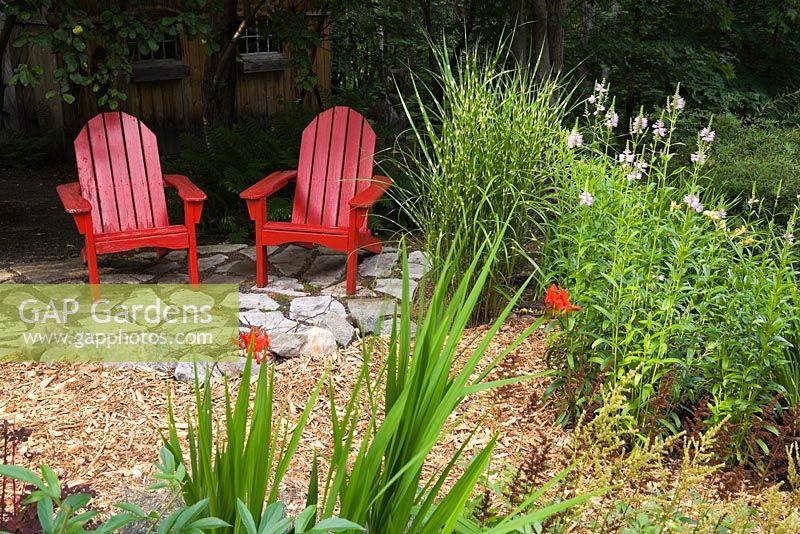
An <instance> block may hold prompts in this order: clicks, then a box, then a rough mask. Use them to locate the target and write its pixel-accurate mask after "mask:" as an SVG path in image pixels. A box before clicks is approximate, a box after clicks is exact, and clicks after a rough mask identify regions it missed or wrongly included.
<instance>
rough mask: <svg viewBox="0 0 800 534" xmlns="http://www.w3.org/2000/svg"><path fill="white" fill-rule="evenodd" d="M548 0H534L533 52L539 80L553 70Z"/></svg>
mask: <svg viewBox="0 0 800 534" xmlns="http://www.w3.org/2000/svg"><path fill="white" fill-rule="evenodd" d="M548 15H549V13H548V11H547V0H533V20H532V25H533V53H534V54H535V55H536V59H537V61H536V72H535V74H534V77H535V78H536V80H537V81H542V80H545V79H547V78H548V77H549V76H550V73H551V72H552V68H551V63H550V42H549V39H548V37H549V26H550V24H549V23H548Z"/></svg>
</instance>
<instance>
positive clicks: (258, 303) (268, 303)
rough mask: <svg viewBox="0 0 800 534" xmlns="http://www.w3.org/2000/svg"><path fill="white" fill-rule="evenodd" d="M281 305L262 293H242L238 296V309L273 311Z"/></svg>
mask: <svg viewBox="0 0 800 534" xmlns="http://www.w3.org/2000/svg"><path fill="white" fill-rule="evenodd" d="M280 307H281V305H280V304H278V303H277V302H275V301H274V300H272V299H271V298H269V296H267V295H265V294H263V293H242V294H241V295H239V309H242V310H265V311H275V310H277V309H278V308H280Z"/></svg>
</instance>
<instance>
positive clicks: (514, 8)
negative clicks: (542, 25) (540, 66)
mask: <svg viewBox="0 0 800 534" xmlns="http://www.w3.org/2000/svg"><path fill="white" fill-rule="evenodd" d="M527 15H528V14H527V9H526V0H511V20H513V22H514V35H513V36H512V39H511V55H512V56H514V60H516V62H517V66H518V67H519V68H521V69H523V70H527V69H528V65H529V61H530V60H529V58H528V52H529V51H530V44H529V42H528V40H529V37H528V34H529V28H528V18H527Z"/></svg>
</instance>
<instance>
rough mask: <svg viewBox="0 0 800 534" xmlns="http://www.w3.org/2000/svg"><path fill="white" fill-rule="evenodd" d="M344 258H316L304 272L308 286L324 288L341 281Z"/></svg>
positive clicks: (329, 256)
mask: <svg viewBox="0 0 800 534" xmlns="http://www.w3.org/2000/svg"><path fill="white" fill-rule="evenodd" d="M345 263H346V260H345V257H344V256H335V255H322V256H317V258H316V259H315V260H314V263H312V264H311V267H310V268H309V269H308V271H307V272H306V279H307V280H308V283H309V284H312V285H315V286H317V287H326V286H329V285H331V284H334V283H336V282H338V281H339V280H341V279H342V276H343V275H344V269H345Z"/></svg>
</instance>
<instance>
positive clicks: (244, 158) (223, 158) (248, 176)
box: [165, 112, 306, 241]
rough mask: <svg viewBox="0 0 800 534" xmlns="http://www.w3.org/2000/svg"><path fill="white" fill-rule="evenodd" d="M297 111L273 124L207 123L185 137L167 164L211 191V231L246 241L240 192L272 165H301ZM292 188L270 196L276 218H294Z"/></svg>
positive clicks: (206, 217) (207, 220) (206, 219)
mask: <svg viewBox="0 0 800 534" xmlns="http://www.w3.org/2000/svg"><path fill="white" fill-rule="evenodd" d="M298 114H300V112H298V113H297V114H292V115H291V116H286V117H279V118H276V119H275V120H274V121H273V122H272V124H271V127H270V128H266V127H264V126H263V125H260V124H258V123H256V122H243V123H240V124H237V125H236V126H234V127H233V128H210V129H207V130H206V131H205V138H204V139H203V138H199V137H194V136H191V135H184V136H182V137H181V146H182V151H181V154H180V156H179V157H178V158H177V159H176V160H174V161H169V162H167V163H166V164H165V165H166V166H167V167H168V168H169V169H170V171H171V172H177V173H181V174H185V175H187V176H189V177H190V178H191V179H192V181H194V182H195V183H196V184H197V186H198V187H200V189H202V190H203V191H205V193H206V195H208V201H207V202H206V204H205V207H204V212H203V218H202V220H201V222H202V223H203V225H204V227H205V228H206V229H208V231H213V232H215V233H221V234H222V235H223V237H226V238H227V239H229V240H231V241H243V240H245V239H246V238H247V237H248V236H249V235H250V234H251V233H252V228H251V226H252V224H250V220H249V219H248V217H247V210H246V209H245V207H244V202H243V201H242V200H241V199H240V198H239V193H241V192H242V191H244V190H245V189H246V188H248V187H250V186H251V185H253V184H254V183H256V182H258V181H259V180H261V179H262V178H264V177H265V176H267V175H268V174H269V173H271V172H273V171H277V170H285V169H295V168H297V154H298V153H299V150H300V133H301V132H302V129H303V127H305V123H304V122H302V121H303V120H304V119H305V118H306V115H305V114H302V116H300V117H299V118H298V117H296V116H295V115H298ZM301 124H302V125H301ZM290 193H291V191H290V190H286V191H283V192H281V193H280V194H279V195H278V196H275V197H272V198H270V199H269V202H268V206H267V209H268V213H269V217H270V219H271V220H278V221H286V220H289V219H290V218H291V202H290V200H289V199H290V198H291V197H290Z"/></svg>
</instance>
